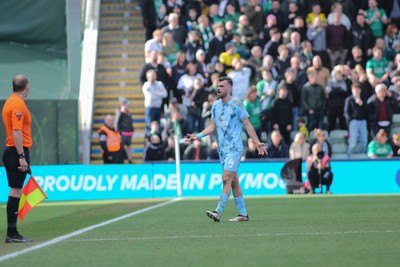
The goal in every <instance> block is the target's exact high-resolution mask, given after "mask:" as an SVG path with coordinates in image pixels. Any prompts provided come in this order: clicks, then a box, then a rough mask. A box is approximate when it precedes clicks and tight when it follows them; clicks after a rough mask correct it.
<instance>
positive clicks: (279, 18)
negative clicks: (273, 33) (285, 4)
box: [265, 0, 285, 32]
mask: <svg viewBox="0 0 400 267" xmlns="http://www.w3.org/2000/svg"><path fill="white" fill-rule="evenodd" d="M269 15H274V16H275V18H276V27H277V28H278V30H279V32H283V31H284V30H285V28H284V27H285V22H284V20H285V15H284V14H283V12H282V11H281V4H280V2H279V0H271V9H270V10H269V11H268V12H266V14H265V17H268V16H269Z"/></svg>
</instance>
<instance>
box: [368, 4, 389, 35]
mask: <svg viewBox="0 0 400 267" xmlns="http://www.w3.org/2000/svg"><path fill="white" fill-rule="evenodd" d="M365 16H366V18H367V20H366V22H367V24H368V25H369V26H370V27H371V30H372V35H373V36H374V37H375V38H378V37H383V28H384V25H385V24H387V23H388V18H387V16H386V13H385V11H384V10H383V9H382V8H378V3H377V2H376V0H369V1H368V9H367V10H366V11H365Z"/></svg>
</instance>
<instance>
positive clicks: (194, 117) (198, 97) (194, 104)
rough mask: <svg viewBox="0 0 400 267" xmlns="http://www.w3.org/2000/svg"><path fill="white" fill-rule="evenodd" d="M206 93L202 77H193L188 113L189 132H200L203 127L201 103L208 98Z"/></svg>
mask: <svg viewBox="0 0 400 267" xmlns="http://www.w3.org/2000/svg"><path fill="white" fill-rule="evenodd" d="M208 93H209V92H208V91H206V89H205V87H204V84H203V81H202V79H201V78H198V77H197V78H195V79H194V81H193V93H192V94H191V104H190V107H189V114H188V124H189V132H201V131H203V129H204V118H203V117H202V116H201V113H202V108H203V107H202V106H203V103H204V102H205V101H207V99H208ZM196 126H197V128H196Z"/></svg>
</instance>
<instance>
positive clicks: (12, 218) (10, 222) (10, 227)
mask: <svg viewBox="0 0 400 267" xmlns="http://www.w3.org/2000/svg"><path fill="white" fill-rule="evenodd" d="M18 208H19V198H17V197H12V196H9V197H8V202H7V235H8V236H14V235H15V234H17V233H18V231H17V217H18Z"/></svg>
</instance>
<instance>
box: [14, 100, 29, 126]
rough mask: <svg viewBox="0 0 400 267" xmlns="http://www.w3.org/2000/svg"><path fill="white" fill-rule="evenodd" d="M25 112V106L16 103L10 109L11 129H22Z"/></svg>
mask: <svg viewBox="0 0 400 267" xmlns="http://www.w3.org/2000/svg"><path fill="white" fill-rule="evenodd" d="M25 114H26V108H25V107H24V106H22V105H19V104H18V105H16V106H15V107H14V108H13V110H12V119H11V123H12V129H13V130H22V125H23V121H24V118H25Z"/></svg>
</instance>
